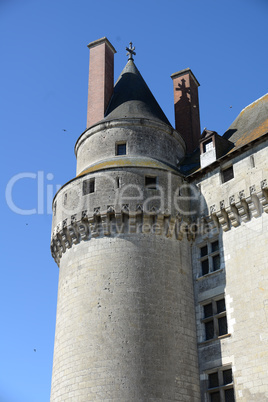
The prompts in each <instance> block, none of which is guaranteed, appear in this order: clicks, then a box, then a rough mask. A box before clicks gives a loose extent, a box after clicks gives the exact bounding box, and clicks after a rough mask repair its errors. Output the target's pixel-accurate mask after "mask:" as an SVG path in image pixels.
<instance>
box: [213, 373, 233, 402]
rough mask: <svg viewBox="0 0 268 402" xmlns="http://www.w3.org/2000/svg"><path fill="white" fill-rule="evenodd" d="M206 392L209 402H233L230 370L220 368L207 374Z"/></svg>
mask: <svg viewBox="0 0 268 402" xmlns="http://www.w3.org/2000/svg"><path fill="white" fill-rule="evenodd" d="M207 392H208V400H209V401H210V402H235V394H234V383H233V374H232V369H231V368H226V367H221V368H218V369H217V370H214V371H213V372H210V373H208V385H207Z"/></svg>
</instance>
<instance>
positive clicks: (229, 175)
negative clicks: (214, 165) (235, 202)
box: [221, 166, 234, 183]
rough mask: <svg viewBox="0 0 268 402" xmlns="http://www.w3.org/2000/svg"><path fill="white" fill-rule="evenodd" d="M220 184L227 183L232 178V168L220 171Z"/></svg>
mask: <svg viewBox="0 0 268 402" xmlns="http://www.w3.org/2000/svg"><path fill="white" fill-rule="evenodd" d="M221 177H222V182H223V183H226V182H227V181H229V180H231V179H233V178H234V169H233V166H230V167H228V168H227V169H223V170H222V171H221Z"/></svg>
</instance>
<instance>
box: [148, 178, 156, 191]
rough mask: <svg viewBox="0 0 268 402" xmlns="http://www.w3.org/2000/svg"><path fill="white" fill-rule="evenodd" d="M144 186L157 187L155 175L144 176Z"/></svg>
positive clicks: (152, 188) (154, 188)
mask: <svg viewBox="0 0 268 402" xmlns="http://www.w3.org/2000/svg"><path fill="white" fill-rule="evenodd" d="M145 186H146V187H147V188H149V189H150V190H156V189H157V177H152V176H145Z"/></svg>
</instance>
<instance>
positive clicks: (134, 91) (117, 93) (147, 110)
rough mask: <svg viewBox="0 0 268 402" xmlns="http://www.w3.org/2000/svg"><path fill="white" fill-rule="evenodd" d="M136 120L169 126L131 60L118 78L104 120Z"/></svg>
mask: <svg viewBox="0 0 268 402" xmlns="http://www.w3.org/2000/svg"><path fill="white" fill-rule="evenodd" d="M124 118H138V119H142V118H144V119H150V120H157V121H160V122H162V123H166V124H168V125H169V126H171V124H170V122H169V121H168V119H167V117H166V116H165V114H164V112H163V111H162V109H161V107H160V106H159V104H158V103H157V101H156V99H155V98H154V96H153V94H152V93H151V91H150V89H149V88H148V86H147V84H146V82H145V81H144V79H143V78H142V76H141V74H140V72H139V70H138V69H137V67H136V66H135V64H134V62H133V60H129V61H128V62H127V64H126V66H125V68H124V70H123V71H122V73H121V75H120V77H119V78H118V80H117V82H116V84H115V87H114V92H113V95H112V98H111V101H110V104H109V106H108V108H107V110H106V113H105V118H104V120H106V121H107V120H114V119H124Z"/></svg>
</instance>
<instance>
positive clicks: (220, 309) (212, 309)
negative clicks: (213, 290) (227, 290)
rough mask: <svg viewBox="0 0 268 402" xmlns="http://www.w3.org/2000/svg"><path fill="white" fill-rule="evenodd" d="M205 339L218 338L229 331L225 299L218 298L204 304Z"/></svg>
mask: <svg viewBox="0 0 268 402" xmlns="http://www.w3.org/2000/svg"><path fill="white" fill-rule="evenodd" d="M202 307H203V319H202V323H203V325H204V332H205V340H206V341H208V340H210V339H216V338H218V337H219V336H222V335H226V334H227V333H228V328H227V319H226V307H225V299H224V298H223V297H222V298H219V299H218V298H217V299H212V300H210V301H209V302H207V303H205V304H203V305H202Z"/></svg>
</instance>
